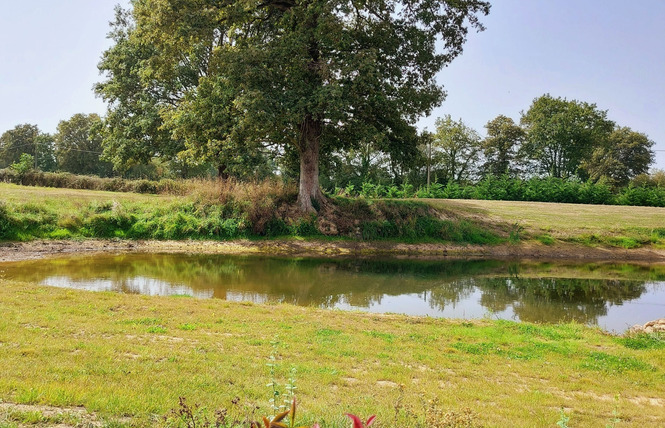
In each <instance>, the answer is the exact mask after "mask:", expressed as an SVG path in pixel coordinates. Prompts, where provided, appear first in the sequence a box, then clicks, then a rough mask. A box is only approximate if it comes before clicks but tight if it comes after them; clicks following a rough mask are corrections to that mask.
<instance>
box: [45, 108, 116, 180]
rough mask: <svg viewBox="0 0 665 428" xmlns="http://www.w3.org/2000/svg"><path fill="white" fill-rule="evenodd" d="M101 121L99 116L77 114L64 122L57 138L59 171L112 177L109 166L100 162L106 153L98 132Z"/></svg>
mask: <svg viewBox="0 0 665 428" xmlns="http://www.w3.org/2000/svg"><path fill="white" fill-rule="evenodd" d="M100 123H101V118H100V117H99V116H98V115H97V114H94V113H93V114H81V113H78V114H75V115H74V116H72V117H71V118H70V119H69V120H63V121H60V123H59V124H58V131H57V133H56V134H55V136H54V138H55V156H56V158H57V160H58V169H60V170H63V171H67V172H71V173H74V174H86V175H99V176H102V177H106V176H109V175H110V174H111V173H112V172H113V170H112V166H111V165H110V164H109V163H108V162H104V161H102V160H100V158H99V157H100V154H101V150H102V144H101V135H100V134H99V132H97V131H98V128H99V125H100Z"/></svg>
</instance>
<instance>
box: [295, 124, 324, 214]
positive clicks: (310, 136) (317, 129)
mask: <svg viewBox="0 0 665 428" xmlns="http://www.w3.org/2000/svg"><path fill="white" fill-rule="evenodd" d="M321 128H322V123H321V121H320V120H315V119H314V118H313V117H312V116H311V115H307V116H306V117H305V121H304V122H303V124H302V125H301V132H300V144H299V149H300V187H299V189H298V206H299V207H300V210H301V211H303V212H308V213H311V212H316V211H317V210H318V209H319V208H320V207H321V205H323V204H324V203H325V200H324V196H323V193H322V192H321V186H320V185H319V149H320V146H319V139H320V137H321Z"/></svg>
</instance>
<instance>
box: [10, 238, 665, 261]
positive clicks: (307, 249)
mask: <svg viewBox="0 0 665 428" xmlns="http://www.w3.org/2000/svg"><path fill="white" fill-rule="evenodd" d="M116 252H152V253H196V254H235V255H252V254H254V255H271V256H289V257H333V258H337V257H396V258H418V259H446V258H495V259H496V258H499V259H503V258H505V259H512V258H520V259H539V260H547V259H557V260H590V261H591V260H594V261H601V260H605V261H613V260H617V261H619V260H621V261H642V262H663V263H665V250H664V249H655V248H648V247H643V248H636V249H630V250H628V249H622V248H602V247H587V246H582V245H575V244H567V243H558V244H557V245H552V246H547V245H543V244H539V243H533V242H529V243H522V244H504V245H494V246H473V245H467V246H460V245H448V244H403V243H394V242H358V241H325V240H317V241H313V240H308V241H300V240H270V241H250V240H237V241H222V242H220V241H122V240H84V241H53V240H40V241H30V242H9V243H0V262H9V261H19V260H31V259H40V258H45V257H53V256H58V255H62V256H65V255H72V254H81V253H85V254H93V253H116Z"/></svg>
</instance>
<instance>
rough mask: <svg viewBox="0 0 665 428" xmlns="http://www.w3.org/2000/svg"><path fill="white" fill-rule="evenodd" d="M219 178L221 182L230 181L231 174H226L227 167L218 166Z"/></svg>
mask: <svg viewBox="0 0 665 428" xmlns="http://www.w3.org/2000/svg"><path fill="white" fill-rule="evenodd" d="M217 178H218V179H220V180H228V179H229V173H228V172H226V165H217Z"/></svg>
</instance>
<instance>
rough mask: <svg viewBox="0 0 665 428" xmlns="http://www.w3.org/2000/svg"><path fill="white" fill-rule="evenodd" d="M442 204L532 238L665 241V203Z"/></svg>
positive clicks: (625, 243)
mask: <svg viewBox="0 0 665 428" xmlns="http://www.w3.org/2000/svg"><path fill="white" fill-rule="evenodd" d="M429 203H430V204H431V205H432V206H434V207H435V208H437V209H442V210H447V211H452V212H454V213H456V215H459V216H462V217H468V218H477V219H478V220H479V221H483V222H486V223H498V224H511V225H514V226H515V227H519V228H524V230H523V232H524V235H525V238H526V239H535V240H538V241H541V242H543V243H545V244H548V245H551V244H553V243H555V242H556V241H557V240H561V241H565V242H575V243H581V244H585V245H600V244H606V245H610V246H618V247H624V248H636V247H640V246H644V245H654V246H656V247H659V248H663V247H664V246H665V208H655V207H626V206H617V205H576V204H557V203H546V202H514V201H479V200H461V199H456V200H434V201H431V202H429Z"/></svg>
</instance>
